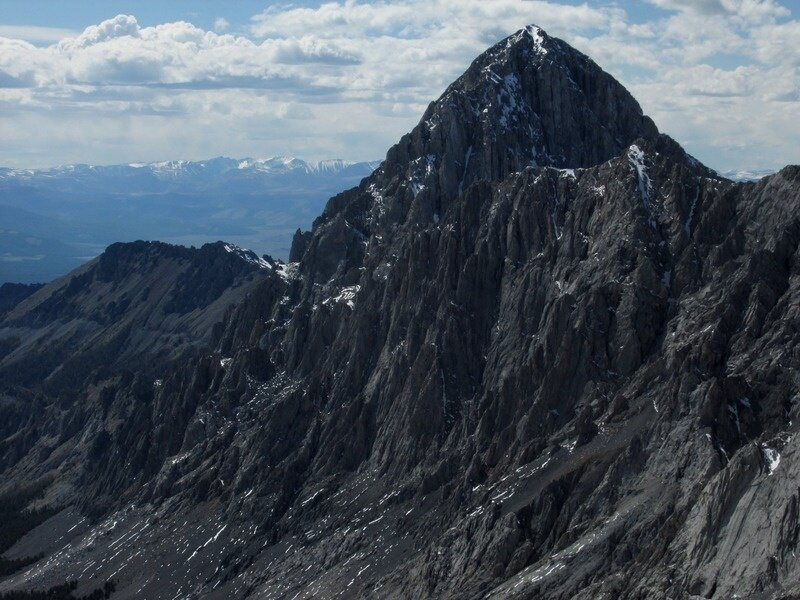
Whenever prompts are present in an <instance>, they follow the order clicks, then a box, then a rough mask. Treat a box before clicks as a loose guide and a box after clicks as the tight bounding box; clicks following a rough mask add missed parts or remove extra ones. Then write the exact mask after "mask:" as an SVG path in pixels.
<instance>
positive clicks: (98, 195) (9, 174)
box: [0, 156, 379, 283]
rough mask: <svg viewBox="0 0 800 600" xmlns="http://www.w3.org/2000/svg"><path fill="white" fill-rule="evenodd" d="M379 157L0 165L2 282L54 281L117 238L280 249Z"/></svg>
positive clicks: (283, 251) (280, 251) (277, 253)
mask: <svg viewBox="0 0 800 600" xmlns="http://www.w3.org/2000/svg"><path fill="white" fill-rule="evenodd" d="M378 164H379V161H374V162H348V161H344V160H323V161H318V162H311V161H304V160H301V159H299V158H296V157H291V156H280V157H274V158H267V159H253V158H243V159H234V158H225V157H219V158H212V159H210V160H204V161H183V160H180V161H168V162H157V163H147V164H145V163H132V164H125V165H109V166H92V165H67V166H62V167H55V168H51V169H38V170H27V169H9V168H0V234H2V235H0V283H2V282H6V281H14V282H24V283H30V282H46V281H50V280H52V279H54V278H56V277H59V276H61V275H63V274H65V273H67V272H68V271H69V270H71V269H73V268H75V267H76V266H78V265H79V264H81V263H83V262H85V261H86V260H88V259H89V258H91V257H93V256H96V255H97V254H99V253H100V252H102V251H103V249H104V248H105V247H106V246H107V245H109V244H111V243H113V242H116V241H120V240H122V241H133V240H136V239H151V240H161V241H167V242H172V243H176V244H183V245H198V246H199V245H201V244H203V243H206V242H212V241H216V240H219V239H225V240H228V241H232V242H234V243H236V244H238V245H241V246H244V247H247V248H251V249H253V250H255V251H256V252H258V253H268V254H271V255H275V256H277V257H284V258H285V257H286V255H287V254H288V251H289V245H290V243H291V237H292V234H293V233H294V231H295V230H296V229H298V228H300V227H302V228H308V226H309V225H310V224H311V221H312V219H313V218H314V217H315V216H316V215H317V214H319V213H320V212H321V210H322V208H323V207H324V205H325V201H326V200H327V198H329V197H330V196H332V195H334V194H336V193H338V192H340V191H342V190H344V189H347V188H350V187H352V186H354V185H357V184H358V183H359V181H360V180H361V179H362V178H364V177H366V176H367V175H369V174H370V173H372V171H373V170H374V169H375V167H376V166H377V165H378Z"/></svg>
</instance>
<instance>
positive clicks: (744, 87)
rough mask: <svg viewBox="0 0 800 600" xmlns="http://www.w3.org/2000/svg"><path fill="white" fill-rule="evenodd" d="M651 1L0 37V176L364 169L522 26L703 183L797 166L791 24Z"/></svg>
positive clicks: (130, 21)
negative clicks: (568, 53)
mask: <svg viewBox="0 0 800 600" xmlns="http://www.w3.org/2000/svg"><path fill="white" fill-rule="evenodd" d="M647 1H648V2H649V3H650V4H652V5H654V6H657V7H658V8H660V9H663V10H661V11H654V12H656V13H657V15H656V16H655V17H654V18H653V19H651V20H649V21H647V22H634V21H633V20H632V19H631V18H630V17H629V15H628V14H627V13H626V11H625V10H624V8H622V6H624V4H622V3H618V2H611V1H609V2H607V3H606V2H595V3H591V4H589V3H583V4H577V5H576V4H573V3H570V4H562V3H560V2H559V1H557V0H493V1H492V2H485V1H482V0H395V1H393V2H386V1H378V2H366V1H358V0H335V1H329V2H324V3H322V4H320V5H318V6H314V7H302V6H296V5H288V4H287V5H273V6H271V7H269V8H267V9H266V10H265V11H263V12H261V13H259V14H257V15H254V16H253V18H252V19H251V21H250V23H249V24H248V27H246V28H244V29H242V28H240V27H239V26H238V25H237V28H236V29H234V31H239V32H240V33H236V34H234V33H228V32H230V31H232V29H231V26H230V24H229V23H228V22H227V21H226V20H225V19H222V18H220V19H217V20H216V22H215V23H214V26H213V31H206V30H204V29H201V28H199V27H197V26H195V25H193V24H191V23H187V22H181V21H179V22H171V23H163V24H160V25H157V26H154V27H142V26H141V25H140V24H139V22H138V21H137V19H136V18H135V16H132V15H118V16H116V17H114V18H112V19H109V20H107V21H104V22H102V23H98V24H96V25H92V26H90V27H87V28H86V29H85V30H84V31H83V32H78V33H73V32H61V34H60V35H59V36H58V37H57V38H53V37H51V38H50V41H51V43H50V44H49V45H36V44H34V43H31V42H36V41H37V40H35V39H32V38H30V37H26V36H25V35H22V34H21V33H22V31H21V30H19V29H17V30H10V29H8V28H6V29H3V26H0V109H2V110H0V127H2V131H3V139H4V142H5V143H4V147H3V148H2V149H0V164H3V163H5V164H19V165H26V166H27V165H29V164H31V163H37V162H38V163H44V164H48V163H54V162H70V161H75V160H79V161H88V162H91V161H98V160H104V161H106V162H108V161H114V160H128V159H133V158H135V159H136V160H139V159H142V158H145V159H147V158H153V159H161V158H165V159H166V158H191V157H195V158H197V157H204V156H209V155H213V154H223V153H224V154H233V155H244V154H251V155H267V154H281V153H286V152H299V153H302V154H304V155H305V156H307V157H308V158H325V157H331V156H344V157H346V158H374V157H377V156H381V155H382V154H383V153H384V151H385V149H386V148H387V147H388V146H389V145H390V144H391V143H392V142H393V141H395V140H396V139H397V137H399V135H400V134H402V133H403V132H405V131H406V130H408V129H409V128H410V127H412V126H413V125H414V123H415V121H416V120H417V119H418V118H419V116H420V115H421V113H422V111H423V110H424V107H425V106H426V105H427V103H428V102H429V101H430V100H432V99H435V98H436V97H437V96H438V95H439V94H440V93H441V92H442V91H443V89H444V88H445V87H446V85H447V84H448V83H449V82H450V81H452V80H453V79H454V78H455V77H457V76H458V75H459V74H460V73H461V72H462V71H463V70H464V69H465V68H466V67H467V66H468V65H469V63H470V62H471V60H472V59H473V58H474V57H475V56H476V55H477V54H478V53H479V52H480V51H482V50H483V49H484V48H486V47H487V46H488V45H490V44H491V43H493V42H495V41H497V40H499V39H501V38H502V37H504V36H506V35H508V34H509V33H512V32H513V31H515V30H517V29H519V28H520V27H522V26H523V25H525V24H528V23H537V24H538V25H540V26H542V27H544V28H545V29H546V30H547V31H548V32H549V33H550V34H552V35H556V36H559V37H563V38H564V39H566V40H567V41H568V42H570V43H572V44H574V45H575V46H577V47H578V48H579V49H581V50H583V51H584V52H587V53H588V54H590V55H591V56H592V57H593V58H594V59H595V60H596V61H597V62H599V63H600V64H601V65H602V66H603V67H605V68H607V69H608V70H610V71H611V72H612V73H613V74H614V75H615V76H617V77H618V78H619V79H621V80H622V81H623V83H625V84H626V85H627V86H628V87H629V88H631V89H632V91H633V92H634V93H635V94H636V95H637V97H639V99H640V101H641V102H642V104H643V106H644V108H645V110H646V111H647V112H648V113H650V114H651V115H652V116H653V117H654V118H655V119H656V122H657V123H658V124H659V126H660V127H661V129H662V130H665V131H667V132H669V133H671V134H673V135H674V136H675V137H677V138H678V139H679V140H680V141H682V142H685V143H686V144H687V145H688V146H689V150H690V151H692V152H693V153H695V154H696V155H698V156H699V157H700V158H704V159H705V160H706V161H707V162H709V163H711V165H712V166H715V167H721V168H728V167H740V166H746V167H761V166H777V165H778V164H779V163H780V162H785V161H795V162H800V156H798V154H797V153H798V150H797V148H796V143H795V142H794V140H795V139H796V135H797V133H800V132H798V130H797V125H795V124H794V121H795V120H796V116H792V112H793V110H794V111H795V112H796V110H797V108H798V106H797V103H798V98H800V92H798V90H800V84H799V83H798V82H800V50H798V49H799V48H800V21H798V20H796V19H793V18H792V15H791V12H790V11H789V10H788V9H787V8H786V6H785V5H784V4H783V3H782V2H779V1H778V0H691V1H689V0H647ZM241 32H243V33H241ZM56 39H57V41H55V40H56ZM784 121H785V122H784ZM98 123H102V124H103V126H102V127H98ZM114 124H116V125H114ZM759 128H761V129H763V130H765V131H766V129H767V128H770V133H769V135H767V134H761V133H759V131H760V129H759ZM745 138H746V139H745ZM737 139H740V140H745V142H743V143H745V144H747V143H750V144H751V146H750V147H749V148H745V147H744V146H743V145H742V144H741V143H735V140H737ZM747 140H752V141H751V142H747ZM756 143H758V144H762V146H763V147H758V146H752V144H756ZM148 152H152V154H151V155H149V156H148V155H147V153H148ZM134 154H135V157H134V156H133V155H134ZM756 159H757V160H761V161H767V162H769V163H770V164H768V165H767V164H753V161H754V160H756Z"/></svg>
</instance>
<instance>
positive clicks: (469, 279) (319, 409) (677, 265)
mask: <svg viewBox="0 0 800 600" xmlns="http://www.w3.org/2000/svg"><path fill="white" fill-rule="evenodd" d="M798 243H800V167H786V168H785V169H783V170H782V171H780V172H779V173H777V174H775V175H772V176H770V177H766V178H764V179H762V180H760V181H759V182H758V183H734V182H731V181H729V180H727V179H724V178H722V177H719V176H717V175H716V174H715V173H714V172H713V171H711V170H709V169H707V168H706V167H704V166H703V165H701V164H700V163H698V161H696V160H695V159H694V158H692V157H691V156H689V155H687V154H686V153H685V152H684V151H683V150H682V149H681V148H680V146H679V145H678V144H677V143H676V142H674V141H673V140H671V139H670V138H669V137H667V136H665V135H663V134H660V133H659V132H658V131H657V129H656V127H655V125H654V124H653V123H652V121H651V120H650V119H648V118H647V117H646V116H644V115H643V114H642V111H641V109H640V107H639V105H638V104H637V103H636V101H635V100H634V99H633V98H632V97H631V96H630V95H629V94H628V92H627V91H626V90H625V89H624V88H623V87H622V86H621V85H620V84H619V83H618V82H616V81H614V80H613V78H611V77H610V76H609V75H607V74H605V73H604V72H603V71H602V70H601V69H600V68H599V67H598V66H597V65H595V64H594V63H593V62H592V61H591V60H590V59H588V58H587V57H585V56H584V55H582V54H581V53H579V52H577V51H576V50H574V49H572V48H570V47H569V46H568V45H567V44H565V43H564V42H562V41H560V40H557V39H554V38H551V37H549V36H548V35H547V34H545V33H544V32H542V31H541V30H540V29H538V28H535V27H529V28H526V29H524V30H522V31H520V32H518V33H516V34H514V35H513V36H511V37H509V38H508V39H506V40H503V41H502V42H500V43H499V44H497V45H495V46H493V47H492V48H490V49H489V50H488V51H487V52H486V53H484V54H483V55H482V56H481V57H479V58H478V59H477V60H476V61H475V62H474V63H473V64H472V66H470V68H469V69H468V70H467V72H466V73H465V74H464V75H463V76H462V77H461V78H460V79H459V80H457V81H456V82H455V83H454V84H453V85H451V86H450V87H449V88H448V89H447V91H446V92H445V93H444V95H443V96H442V97H441V98H440V99H439V100H438V101H436V102H435V103H433V104H432V105H431V106H430V107H429V108H428V110H427V111H426V113H425V115H424V116H423V118H422V120H421V122H420V124H419V125H418V126H417V127H416V128H415V129H414V130H413V131H412V132H411V133H410V134H408V135H407V136H405V137H404V138H403V139H402V140H401V141H400V142H399V144H398V145H396V146H395V147H393V148H392V149H390V150H389V152H388V154H387V158H386V160H385V161H384V162H383V164H382V165H381V166H380V167H379V168H378V169H377V170H376V171H375V172H374V173H373V174H372V175H370V176H369V177H367V178H366V179H364V180H363V181H362V182H361V184H360V185H359V186H358V187H357V188H355V189H353V190H350V191H348V192H344V193H343V194H340V195H338V196H336V197H334V198H332V199H331V200H330V201H329V203H328V205H327V207H326V209H325V211H324V213H323V214H322V215H321V216H320V217H319V218H318V219H317V220H316V221H315V223H314V226H313V230H312V231H311V232H308V233H302V232H298V234H297V235H296V236H295V243H294V248H293V250H292V258H293V261H294V262H292V263H290V264H288V265H281V264H278V263H274V262H270V261H268V260H266V259H258V258H257V257H254V256H251V255H247V258H248V259H249V260H244V259H242V260H240V261H239V262H237V263H236V265H239V266H237V267H234V266H232V265H227V266H225V265H223V264H221V263H218V262H215V261H216V260H218V258H219V257H217V258H215V256H216V254H213V253H211V252H210V251H209V255H208V256H204V257H203V258H202V259H198V261H199V262H196V263H195V262H192V264H193V265H196V266H195V267H188V266H187V267H184V268H183V271H182V272H181V275H180V276H179V277H175V278H174V284H172V285H171V287H170V290H171V291H170V292H169V294H167V295H165V296H163V297H164V298H168V300H166V301H165V303H160V302H159V303H151V302H149V301H148V302H144V303H143V304H142V305H141V306H142V308H141V310H142V311H146V312H147V313H150V312H151V310H152V308H151V307H158V311H156V312H155V313H153V314H155V315H158V319H159V320H158V325H157V327H155V329H156V330H157V331H158V332H162V331H167V330H168V331H170V332H172V331H173V329H170V327H172V325H171V324H172V323H173V322H174V323H177V322H178V321H179V322H180V323H181V324H182V325H181V327H183V329H181V331H182V332H191V333H192V335H191V336H190V337H191V342H188V341H187V345H186V346H181V348H182V350H181V351H180V352H174V351H169V352H161V353H153V352H152V351H151V346H150V345H149V344H144V343H139V342H138V341H137V340H138V339H139V338H138V337H137V336H136V335H135V334H134V333H133V332H132V330H130V331H128V333H127V334H126V336H125V337H124V339H122V340H121V341H120V342H119V343H120V345H119V346H118V347H115V348H113V349H111V348H110V347H104V348H106V350H104V352H106V353H107V354H108V357H109V358H108V359H107V360H105V361H100V362H95V363H90V364H89V365H88V366H87V367H86V368H83V369H73V367H72V366H71V365H69V364H67V363H59V364H58V366H57V367H55V368H54V370H53V372H52V373H50V374H44V373H43V374H42V376H43V383H42V382H37V381H35V380H32V379H26V380H24V381H23V380H20V381H19V382H18V383H16V384H14V385H7V386H4V387H5V388H6V389H5V390H4V396H3V398H2V404H0V415H2V417H3V422H4V423H10V425H8V426H6V427H5V429H4V430H3V432H2V435H3V436H4V439H3V440H2V446H0V447H1V448H2V452H1V453H0V457H1V458H2V463H0V469H1V470H0V472H2V473H3V479H4V481H5V482H6V483H4V484H3V487H2V488H0V494H2V493H3V492H8V490H10V489H11V488H12V487H13V486H15V485H16V486H17V487H19V486H20V485H22V484H23V482H25V481H30V480H35V481H36V482H39V485H40V486H41V488H42V494H43V495H42V496H40V497H38V498H39V499H37V500H35V501H32V502H34V504H35V505H37V506H38V505H45V506H48V507H50V508H56V509H61V510H60V512H58V514H56V515H55V516H53V517H51V518H50V519H49V520H48V521H47V522H46V523H45V524H44V525H41V526H39V527H37V528H36V529H33V530H32V531H30V532H29V533H27V535H26V536H25V537H23V538H22V539H20V540H19V541H18V542H17V543H16V544H15V545H14V546H13V547H12V548H11V549H10V550H9V551H8V553H7V556H8V558H11V559H13V558H21V557H25V556H32V555H35V554H37V553H40V552H41V553H44V554H46V555H47V556H46V558H45V559H43V560H41V561H39V562H37V563H35V564H33V565H32V566H29V567H26V568H25V569H24V570H22V571H19V572H18V573H16V574H14V575H12V576H10V577H8V578H6V579H5V580H3V581H2V582H0V590H2V589H14V588H20V587H27V588H29V587H44V586H46V585H51V584H53V583H58V582H61V581H64V580H71V579H78V580H79V581H81V582H82V584H83V583H84V582H86V585H87V586H89V585H90V584H89V582H90V581H92V580H100V581H102V580H106V579H113V580H114V581H115V583H116V587H117V590H118V591H117V592H116V595H117V597H120V598H128V597H130V598H133V597H141V596H145V597H148V598H159V597H163V598H171V597H175V596H178V597H209V598H246V597H254V598H293V597H296V598H310V597H323V598H328V597H329V598H334V597H354V598H356V597H359V598H360V597H367V598H386V597H396V598H408V597H420V598H422V597H431V598H487V597H490V598H517V597H518V598H530V597H544V598H554V599H555V598H586V599H589V598H665V599H666V598H675V597H703V598H729V597H733V596H734V594H738V595H739V596H740V597H753V598H758V597H762V598H788V597H793V595H796V594H798V593H800V580H798V576H797V569H795V568H794V567H795V566H796V565H795V562H796V560H797V559H796V557H795V546H796V545H797V539H798V518H797V510H798V508H797V507H798V502H799V501H800V499H799V498H798V489H797V486H796V485H794V483H793V482H794V481H795V477H794V471H795V470H796V469H800V460H796V459H795V455H796V452H797V450H796V448H797V444H796V442H795V441H794V430H795V426H794V425H793V423H794V422H796V421H797V419H798V416H799V415H798V414H796V413H797V412H798V410H800V408H799V407H798V405H797V402H796V398H797V397H798V386H799V385H800V383H799V382H798V379H797V377H796V374H795V368H794V364H795V363H796V360H797V356H798V353H800V334H798V332H800V314H798V306H800V303H799V302H798V300H800V279H798V277H797V264H798V262H797V261H798ZM170 252H174V253H177V254H179V253H180V251H179V250H170ZM217 254H219V252H217ZM227 254H228V255H231V258H232V259H233V258H236V257H239V254H237V253H235V252H234V253H230V252H228V253H227ZM133 255H135V256H136V257H139V258H136V260H135V261H131V260H130V259H127V258H126V259H125V260H122V257H128V256H133ZM234 255H235V256H234ZM114 256H117V257H118V258H114ZM146 256H147V253H142V252H141V251H140V250H136V249H133V248H131V249H128V248H126V247H120V248H116V249H114V251H113V252H111V254H110V256H107V257H103V258H101V259H100V260H99V261H98V262H97V263H93V264H92V265H91V266H89V267H87V268H85V269H84V270H81V271H79V272H77V273H75V274H73V275H72V276H70V277H68V278H66V279H65V280H63V281H62V282H58V283H56V284H52V285H51V286H46V287H45V288H43V289H42V290H40V291H38V292H36V293H35V294H34V295H32V296H30V297H29V298H28V299H27V300H25V301H24V302H23V303H22V304H20V305H19V306H17V307H16V308H14V309H13V310H12V311H11V312H10V313H9V314H8V315H7V316H6V317H5V318H4V321H3V326H4V327H5V329H4V330H3V331H11V330H12V329H13V328H14V327H23V326H24V327H28V328H30V331H31V332H34V333H35V334H36V335H38V333H36V332H40V331H41V332H44V333H43V335H51V336H52V335H55V334H52V333H51V332H53V331H55V329H54V328H58V331H65V330H66V329H70V328H78V327H79V325H80V323H82V322H83V320H84V319H86V316H85V313H86V310H88V309H87V307H86V304H85V302H83V303H82V301H80V302H79V301H78V300H77V299H79V298H85V297H87V295H88V294H91V295H92V297H93V298H101V297H102V298H109V300H112V301H114V302H117V304H116V305H115V306H119V301H120V300H119V298H121V296H118V295H119V294H120V293H121V292H124V291H126V290H128V289H130V288H131V286H132V287H137V288H138V287H139V286H140V284H138V283H136V281H138V280H137V279H136V278H137V277H141V276H142V274H143V273H145V272H155V271H156V270H158V269H162V268H163V269H165V271H169V272H172V270H173V266H172V265H173V262H172V261H174V260H177V259H174V258H167V257H165V256H159V258H158V260H155V261H154V262H148V260H149V259H147V258H146ZM260 261H263V262H264V263H265V264H266V266H263V265H262V266H258V263H259V262H260ZM190 262H191V261H190ZM240 263H241V265H240ZM101 264H108V265H111V266H110V267H109V268H108V269H105V268H103V267H102V266H101ZM123 264H124V265H130V266H129V267H123V266H122V265H123ZM245 264H248V265H249V264H252V265H253V266H254V268H255V269H257V271H253V273H255V272H257V273H258V274H259V277H257V278H254V279H253V280H252V281H250V283H248V284H243V283H241V278H242V277H254V275H253V273H250V274H249V275H247V271H246V270H244V269H245V267H244V266H243V265H245ZM206 265H208V266H210V265H214V267H213V268H209V269H208V270H207V269H206V268H204V267H205V266H206ZM237 269H242V270H237ZM159 272H160V271H159ZM86 273H93V275H92V276H91V277H87V276H86ZM212 274H214V275H213V276H212ZM223 275H227V276H229V277H231V278H232V280H231V282H230V283H224V285H223V282H224V281H228V280H224V277H223ZM108 280H111V281H112V283H107V281H108ZM131 282H133V283H131ZM237 283H238V287H237ZM237 289H238V290H239V291H238V292H235V298H231V301H230V302H227V301H226V302H222V301H221V300H220V299H222V298H225V294H233V293H234V292H233V291H231V290H237ZM87 290H89V291H87ZM148 297H149V296H148ZM222 304H225V306H229V307H230V308H229V310H227V312H226V311H222V310H221V309H220V310H217V309H213V310H211V309H210V308H209V307H214V306H221V305H222ZM101 305H102V306H108V304H107V302H106V304H103V303H102V302H101V301H100V300H99V299H98V300H96V301H93V304H92V305H91V306H92V307H93V308H92V310H99V308H96V307H99V306H101ZM136 306H137V305H135V304H131V305H125V306H123V307H122V308H120V309H119V313H115V314H114V315H111V314H110V313H108V311H107V310H106V312H105V313H102V315H103V316H102V319H106V320H105V321H103V327H105V328H106V329H108V328H114V327H115V326H116V324H117V323H135V324H136V326H137V327H138V326H139V324H140V323H141V322H142V321H140V320H139V319H140V318H139V317H138V316H136V315H138V314H139V312H138V311H139V310H140V309H137V308H136ZM168 307H170V308H168ZM159 311H160V312H159ZM171 311H174V312H177V314H180V315H193V314H197V315H202V318H201V317H197V319H199V320H195V319H194V318H193V317H192V318H190V317H181V318H180V319H178V320H177V321H172V320H170V317H169V315H172V314H173V312H171ZM101 312H102V311H101ZM93 314H94V313H93ZM98 319H100V317H98ZM102 319H100V320H102ZM197 322H202V324H203V325H202V327H199V328H193V327H192V326H191V325H192V324H194V323H197ZM175 326H176V327H177V325H175ZM104 331H105V329H104ZM154 335H155V334H154ZM183 335H189V333H184V334H183ZM58 339H65V337H64V334H59V335H58ZM80 339H85V340H90V339H91V338H80ZM115 339H117V338H115ZM159 339H160V338H159ZM64 343H65V345H64V348H70V347H76V348H83V346H80V344H79V343H78V342H74V343H75V344H78V345H77V346H70V345H69V344H71V343H73V342H67V341H65V342H64ZM157 345H158V346H159V347H161V346H163V344H162V343H161V342H159V344H157ZM37 352H38V351H37V350H35V349H22V348H18V349H16V350H14V351H12V353H11V354H8V353H7V354H6V357H5V358H4V359H3V361H4V362H3V363H0V368H3V369H5V370H4V371H2V373H3V374H4V378H5V377H6V375H5V374H6V373H10V372H11V370H12V369H13V364H15V363H13V362H10V361H11V357H14V359H13V360H15V361H16V360H20V361H23V360H24V361H28V362H29V363H31V364H35V363H36V362H37V360H36V357H37ZM154 356H159V357H161V360H162V364H161V365H160V367H159V368H160V371H159V373H158V375H157V376H158V379H157V380H155V381H154V380H153V379H152V377H153V376H154V375H152V371H150V370H148V368H147V365H145V366H139V362H137V361H143V362H145V363H147V362H148V361H152V360H153V358H152V357H154ZM118 357H123V358H118ZM132 366H133V367H135V368H133V369H132V368H131V367H132ZM62 372H63V373H64V374H65V375H59V373H62ZM66 375H69V377H65V376H66ZM9 377H10V375H9ZM58 377H61V378H62V379H61V383H60V385H59V387H58V388H57V389H53V387H52V386H50V387H48V385H47V382H48V381H52V380H53V378H58ZM4 381H12V379H7V380H5V379H4ZM42 415H45V417H42ZM37 503H38V504H37ZM65 544H66V545H65Z"/></svg>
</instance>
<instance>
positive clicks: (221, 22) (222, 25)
mask: <svg viewBox="0 0 800 600" xmlns="http://www.w3.org/2000/svg"><path fill="white" fill-rule="evenodd" d="M230 27H231V24H230V23H229V22H228V19H226V18H225V17H217V18H216V19H214V31H216V32H217V33H222V32H223V31H228V29H230Z"/></svg>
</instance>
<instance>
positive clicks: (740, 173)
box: [720, 169, 775, 181]
mask: <svg viewBox="0 0 800 600" xmlns="http://www.w3.org/2000/svg"><path fill="white" fill-rule="evenodd" d="M774 174H775V170H774V169H755V170H753V171H747V170H742V169H739V170H733V171H724V172H723V173H720V175H722V176H723V177H727V178H728V179H732V180H733V181H758V180H759V179H763V178H764V177H767V176H769V175H774Z"/></svg>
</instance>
